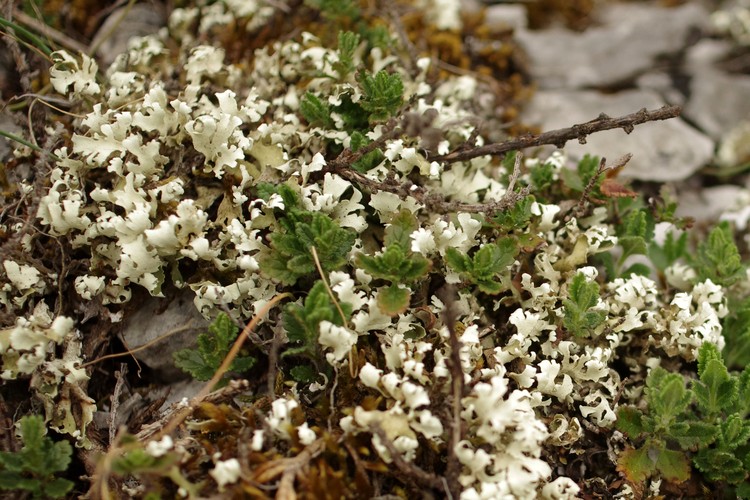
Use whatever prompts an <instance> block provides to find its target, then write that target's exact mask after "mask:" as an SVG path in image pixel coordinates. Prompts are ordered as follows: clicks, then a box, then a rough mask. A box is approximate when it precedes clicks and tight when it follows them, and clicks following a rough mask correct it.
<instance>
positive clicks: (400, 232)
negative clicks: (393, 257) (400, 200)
mask: <svg viewBox="0 0 750 500" xmlns="http://www.w3.org/2000/svg"><path fill="white" fill-rule="evenodd" d="M417 229H419V222H417V218H416V217H415V216H414V214H412V213H411V212H410V211H409V210H406V209H404V210H401V211H400V212H398V213H397V214H395V215H394V216H393V218H392V219H391V221H390V224H388V227H386V228H385V237H384V238H383V242H384V243H385V246H386V247H389V246H393V245H398V246H400V247H401V248H403V249H404V250H408V249H409V248H411V234H412V233H413V232H414V231H416V230H417Z"/></svg>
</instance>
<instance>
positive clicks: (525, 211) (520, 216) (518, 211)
mask: <svg viewBox="0 0 750 500" xmlns="http://www.w3.org/2000/svg"><path fill="white" fill-rule="evenodd" d="M535 201H536V199H535V198H534V197H533V196H526V197H524V198H521V199H520V200H518V201H517V202H516V204H515V205H513V206H512V207H511V208H509V209H507V210H503V211H502V212H497V213H496V214H495V216H494V217H493V218H492V222H493V223H494V224H496V225H498V226H499V227H500V229H501V230H502V231H506V232H511V231H515V232H519V233H522V232H523V231H524V229H526V227H527V226H528V225H529V221H530V220H531V216H532V214H531V207H532V206H533V205H534V202H535Z"/></svg>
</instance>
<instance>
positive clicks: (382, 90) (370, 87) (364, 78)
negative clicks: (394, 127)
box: [357, 70, 404, 123]
mask: <svg viewBox="0 0 750 500" xmlns="http://www.w3.org/2000/svg"><path fill="white" fill-rule="evenodd" d="M357 82H359V87H360V89H361V90H362V99H361V100H360V102H359V105H360V106H361V107H362V109H364V110H365V111H367V113H369V121H370V123H374V122H377V121H381V120H386V119H388V118H390V117H391V116H393V115H395V114H396V113H397V112H398V110H399V108H400V107H401V104H402V103H403V94H404V84H403V82H402V81H401V76H399V75H398V74H397V73H393V74H390V73H388V72H387V71H385V70H380V71H378V73H377V74H376V75H375V76H372V75H371V74H369V73H367V72H365V71H360V72H359V73H357Z"/></svg>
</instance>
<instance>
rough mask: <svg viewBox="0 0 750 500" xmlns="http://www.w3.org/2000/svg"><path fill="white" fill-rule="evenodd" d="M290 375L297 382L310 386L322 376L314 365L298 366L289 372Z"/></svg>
mask: <svg viewBox="0 0 750 500" xmlns="http://www.w3.org/2000/svg"><path fill="white" fill-rule="evenodd" d="M289 374H290V375H291V376H292V379H294V380H295V381H296V382H302V383H303V384H310V383H312V382H315V379H316V378H318V376H320V373H319V372H318V371H317V370H316V369H315V368H314V367H313V366H312V365H297V366H295V367H292V369H291V370H289Z"/></svg>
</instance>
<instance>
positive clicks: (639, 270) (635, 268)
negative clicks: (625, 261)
mask: <svg viewBox="0 0 750 500" xmlns="http://www.w3.org/2000/svg"><path fill="white" fill-rule="evenodd" d="M631 274H635V275H636V276H645V277H649V276H650V275H651V268H650V267H648V266H647V265H646V264H643V263H641V262H636V263H635V264H633V265H631V266H629V267H628V268H627V269H625V270H624V271H623V272H621V273H620V277H621V278H628V277H629V276H630V275H631Z"/></svg>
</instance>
